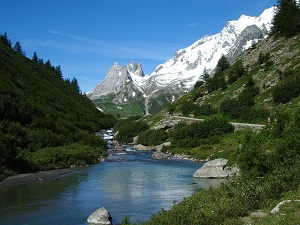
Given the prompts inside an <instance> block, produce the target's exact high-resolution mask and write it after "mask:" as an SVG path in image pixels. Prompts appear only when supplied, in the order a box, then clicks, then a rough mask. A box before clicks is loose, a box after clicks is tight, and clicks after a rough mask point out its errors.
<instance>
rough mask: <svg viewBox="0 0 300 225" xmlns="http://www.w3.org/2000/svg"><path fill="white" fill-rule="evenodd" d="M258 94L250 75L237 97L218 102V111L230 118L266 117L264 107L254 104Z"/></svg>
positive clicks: (247, 119)
mask: <svg viewBox="0 0 300 225" xmlns="http://www.w3.org/2000/svg"><path fill="white" fill-rule="evenodd" d="M258 94H259V87H257V86H256V85H255V83H254V81H253V78H252V77H250V78H249V80H248V82H247V83H246V84H245V88H244V89H243V90H242V92H241V93H240V95H239V96H238V97H237V98H233V99H225V100H223V101H222V102H221V103H220V107H219V111H220V112H221V113H223V114H224V115H228V116H230V118H232V119H239V120H241V121H252V120H257V119H258V118H266V117H267V116H268V115H269V113H268V111H267V110H266V109H263V108H260V107H258V106H256V107H254V106H255V97H256V96H257V95H258Z"/></svg>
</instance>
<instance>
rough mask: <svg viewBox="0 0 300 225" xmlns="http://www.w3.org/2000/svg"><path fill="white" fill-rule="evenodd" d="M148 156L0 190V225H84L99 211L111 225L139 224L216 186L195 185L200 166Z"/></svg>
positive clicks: (214, 182) (121, 157)
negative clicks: (127, 221)
mask: <svg viewBox="0 0 300 225" xmlns="http://www.w3.org/2000/svg"><path fill="white" fill-rule="evenodd" d="M150 156H151V155H150V153H147V154H141V153H138V154H137V153H131V154H127V155H111V156H109V157H108V158H107V161H106V162H103V163H99V164H97V165H95V166H93V167H90V168H85V169H82V170H80V171H79V172H77V173H74V174H73V175H69V176H65V177H61V178H59V179H53V180H48V181H44V182H39V183H32V184H27V185H19V186H11V187H0V194H1V200H0V224H6V225H13V224H64V225H65V224H70V225H71V224H72V225H76V224H78V225H86V224H87V222H86V219H87V217H88V216H89V215H90V214H91V213H92V212H94V211H95V210H96V209H98V208H100V207H105V208H106V209H107V210H108V211H109V212H110V213H111V215H112V217H113V222H114V223H120V222H121V220H122V218H124V217H125V216H129V217H130V218H131V220H132V221H135V222H137V221H144V220H147V219H149V217H150V216H151V214H153V213H156V212H158V211H159V210H160V209H161V208H164V209H169V208H170V207H171V206H172V205H173V202H174V201H180V200H182V199H183V198H184V197H187V196H190V195H191V194H192V193H193V192H195V191H196V190H199V189H206V188H208V187H209V186H211V185H217V184H218V183H220V180H214V179H196V178H193V177H192V175H193V173H194V172H195V171H196V170H197V169H198V168H199V167H200V166H202V165H203V163H201V162H192V161H171V160H164V161H161V160H154V159H151V158H150Z"/></svg>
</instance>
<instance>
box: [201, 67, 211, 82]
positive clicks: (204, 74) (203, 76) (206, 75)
mask: <svg viewBox="0 0 300 225" xmlns="http://www.w3.org/2000/svg"><path fill="white" fill-rule="evenodd" d="M201 77H202V79H203V80H204V82H207V81H208V79H209V73H208V71H207V69H206V67H205V68H204V70H203V74H202V75H201Z"/></svg>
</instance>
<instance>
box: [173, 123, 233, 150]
mask: <svg viewBox="0 0 300 225" xmlns="http://www.w3.org/2000/svg"><path fill="white" fill-rule="evenodd" d="M233 131H234V127H233V126H232V125H231V124H230V123H228V122H227V121H226V120H225V119H222V118H219V117H212V118H210V119H207V120H204V121H203V122H195V123H192V124H184V123H181V124H179V125H177V126H176V127H175V129H174V130H173V131H171V132H170V138H171V142H172V144H174V145H175V146H178V147H182V148H184V147H192V148H193V147H196V146H200V145H206V144H213V143H216V142H218V141H219V139H218V138H217V139H216V136H221V135H224V134H226V133H231V132H233Z"/></svg>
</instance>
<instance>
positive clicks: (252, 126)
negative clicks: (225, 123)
mask: <svg viewBox="0 0 300 225" xmlns="http://www.w3.org/2000/svg"><path fill="white" fill-rule="evenodd" d="M172 117H173V118H178V119H182V120H192V121H204V119H197V118H192V117H185V116H176V115H175V116H172ZM230 123H231V124H232V125H233V126H234V130H235V131H236V130H241V129H245V128H250V129H252V130H255V131H259V130H262V129H263V128H264V127H265V126H266V125H263V124H251V123H234V122H230Z"/></svg>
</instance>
